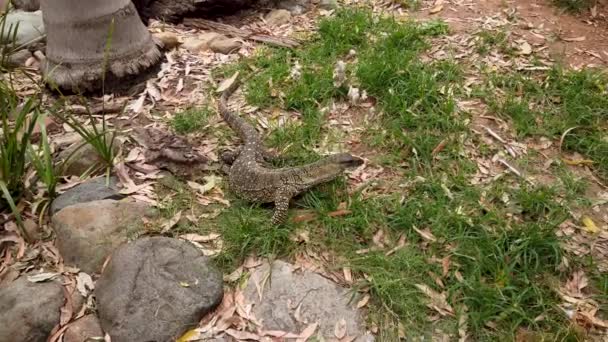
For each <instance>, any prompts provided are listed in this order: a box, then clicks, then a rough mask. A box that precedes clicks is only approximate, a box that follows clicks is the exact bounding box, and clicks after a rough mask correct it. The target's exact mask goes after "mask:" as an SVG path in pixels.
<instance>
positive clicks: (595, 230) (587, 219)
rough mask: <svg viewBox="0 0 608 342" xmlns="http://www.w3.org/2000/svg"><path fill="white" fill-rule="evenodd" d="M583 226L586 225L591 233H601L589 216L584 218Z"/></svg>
mask: <svg viewBox="0 0 608 342" xmlns="http://www.w3.org/2000/svg"><path fill="white" fill-rule="evenodd" d="M583 224H584V225H585V230H586V231H587V232H589V233H592V234H596V233H599V231H600V229H599V228H598V227H597V225H596V224H595V222H593V220H592V219H591V217H589V216H583Z"/></svg>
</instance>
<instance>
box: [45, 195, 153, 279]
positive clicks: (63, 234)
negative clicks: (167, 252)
mask: <svg viewBox="0 0 608 342" xmlns="http://www.w3.org/2000/svg"><path fill="white" fill-rule="evenodd" d="M154 215H155V212H154V210H152V209H151V208H150V207H149V206H148V205H147V204H144V203H139V202H133V201H126V200H125V201H115V200H101V201H93V202H86V203H80V204H75V205H71V206H69V207H66V208H64V209H62V210H61V211H59V212H58V213H56V214H55V215H54V216H53V219H52V225H53V229H54V230H55V234H56V235H57V240H56V244H57V248H58V249H59V252H60V253H61V255H62V256H63V260H64V262H65V263H66V264H67V265H72V266H77V267H79V268H80V269H81V270H82V271H84V272H86V273H96V272H99V271H100V268H101V266H102V264H103V262H104V260H105V259H106V257H108V256H109V255H110V254H111V253H112V251H114V250H115V249H116V248H117V247H118V246H119V245H121V244H122V243H124V242H126V241H127V240H128V238H129V237H130V236H131V237H132V236H135V235H136V234H138V233H139V232H140V231H141V230H142V228H143V224H142V218H144V217H153V216H154Z"/></svg>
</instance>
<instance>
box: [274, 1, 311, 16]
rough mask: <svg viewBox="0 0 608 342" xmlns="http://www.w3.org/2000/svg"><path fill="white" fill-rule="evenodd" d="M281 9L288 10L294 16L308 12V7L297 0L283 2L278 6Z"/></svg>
mask: <svg viewBox="0 0 608 342" xmlns="http://www.w3.org/2000/svg"><path fill="white" fill-rule="evenodd" d="M277 7H278V8H280V9H285V10H288V11H289V13H291V14H292V15H301V14H304V13H305V12H306V11H308V7H309V6H308V5H307V4H303V3H298V1H296V0H287V1H281V2H279V3H278V5H277Z"/></svg>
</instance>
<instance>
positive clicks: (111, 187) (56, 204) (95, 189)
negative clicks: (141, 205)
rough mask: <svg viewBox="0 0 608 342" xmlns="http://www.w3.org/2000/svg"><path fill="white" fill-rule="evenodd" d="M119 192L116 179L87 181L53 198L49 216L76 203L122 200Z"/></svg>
mask: <svg viewBox="0 0 608 342" xmlns="http://www.w3.org/2000/svg"><path fill="white" fill-rule="evenodd" d="M119 191H120V189H118V179H117V178H116V177H110V178H107V177H96V178H92V179H89V180H87V181H86V182H84V183H82V184H79V185H77V186H75V187H73V188H72V189H70V190H68V191H66V192H64V193H63V194H61V195H59V196H58V197H57V198H55V199H54V200H53V203H52V204H51V215H54V214H55V213H57V212H58V211H60V210H61V209H63V208H65V207H69V206H70V205H74V204H78V203H86V202H92V201H98V200H104V199H114V200H119V199H122V198H124V197H125V196H124V195H121V194H120V192H119Z"/></svg>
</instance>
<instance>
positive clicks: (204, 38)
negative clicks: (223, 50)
mask: <svg viewBox="0 0 608 342" xmlns="http://www.w3.org/2000/svg"><path fill="white" fill-rule="evenodd" d="M217 39H227V38H226V36H224V35H221V34H219V33H217V32H205V33H203V34H200V35H198V36H196V37H191V38H188V39H186V40H185V41H184V44H183V45H182V46H183V48H184V49H186V50H188V51H190V52H194V53H197V52H201V51H205V50H209V49H210V47H209V46H210V44H211V43H212V42H213V41H215V40H217Z"/></svg>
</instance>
